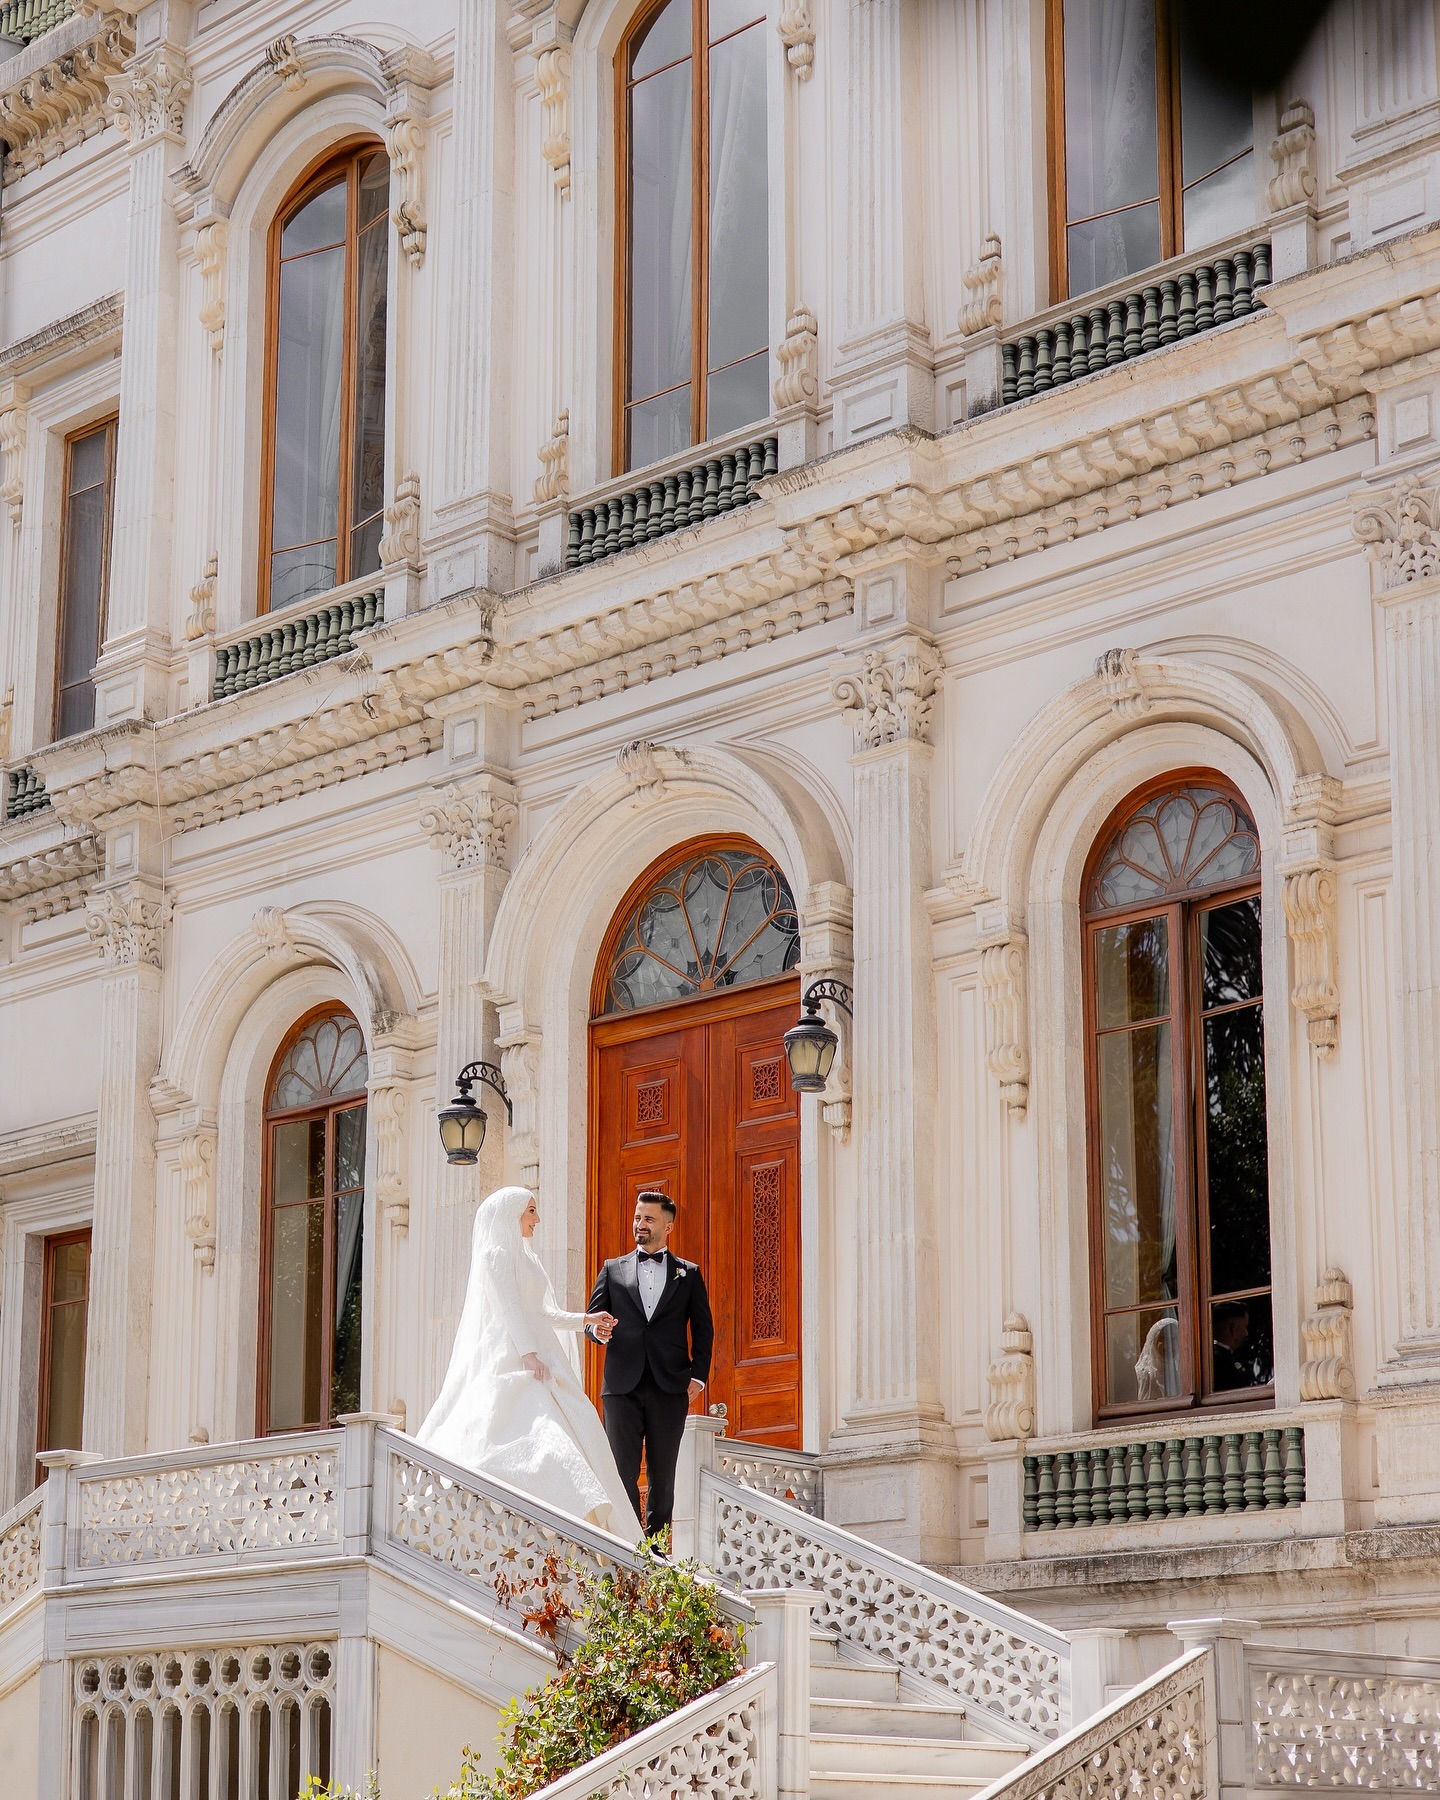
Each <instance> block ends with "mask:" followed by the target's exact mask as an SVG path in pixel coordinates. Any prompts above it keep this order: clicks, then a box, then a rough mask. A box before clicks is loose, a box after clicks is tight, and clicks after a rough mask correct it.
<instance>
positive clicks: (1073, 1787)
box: [1005, 1661, 1219, 1800]
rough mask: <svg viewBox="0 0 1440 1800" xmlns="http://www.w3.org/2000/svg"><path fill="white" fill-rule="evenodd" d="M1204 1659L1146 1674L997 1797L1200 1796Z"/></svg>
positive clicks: (1210, 1789)
mask: <svg viewBox="0 0 1440 1800" xmlns="http://www.w3.org/2000/svg"><path fill="white" fill-rule="evenodd" d="M1204 1666H1205V1665H1204V1663H1203V1662H1200V1661H1196V1662H1194V1663H1191V1664H1190V1665H1189V1666H1188V1667H1185V1668H1182V1669H1179V1670H1177V1672H1176V1673H1175V1674H1173V1675H1167V1676H1165V1677H1164V1678H1163V1679H1158V1680H1157V1679H1155V1678H1154V1677H1152V1678H1151V1679H1150V1680H1149V1681H1147V1682H1145V1683H1144V1684H1143V1685H1142V1686H1140V1687H1138V1688H1137V1689H1135V1691H1134V1692H1133V1693H1132V1694H1130V1695H1127V1696H1126V1698H1125V1701H1124V1703H1123V1705H1120V1706H1119V1707H1117V1708H1116V1709H1114V1710H1108V1709H1107V1710H1106V1711H1105V1712H1102V1713H1101V1715H1100V1717H1099V1720H1098V1722H1097V1723H1096V1724H1094V1725H1092V1726H1091V1727H1089V1729H1088V1730H1084V1731H1078V1732H1071V1733H1069V1734H1068V1735H1067V1737H1066V1738H1065V1740H1064V1742H1063V1743H1061V1744H1057V1745H1056V1746H1055V1748H1054V1749H1053V1750H1047V1751H1043V1752H1042V1753H1041V1754H1040V1755H1039V1756H1035V1757H1032V1758H1031V1759H1030V1761H1029V1762H1027V1763H1026V1764H1025V1765H1024V1766H1023V1767H1022V1768H1020V1769H1018V1770H1016V1772H1015V1773H1014V1775H1012V1776H1011V1777H1010V1778H1009V1779H1008V1780H1007V1781H1006V1783H1005V1800H1102V1797H1103V1800H1110V1796H1112V1795H1118V1794H1131V1795H1161V1794H1163V1795H1164V1796H1165V1800H1208V1796H1209V1795H1211V1794H1212V1793H1217V1792H1218V1791H1219V1790H1218V1787H1214V1786H1212V1784H1211V1783H1212V1776H1213V1775H1214V1774H1216V1773H1218V1772H1217V1771H1208V1770H1207V1767H1206V1757H1207V1750H1206V1706H1205V1685H1204V1674H1203V1670H1204Z"/></svg>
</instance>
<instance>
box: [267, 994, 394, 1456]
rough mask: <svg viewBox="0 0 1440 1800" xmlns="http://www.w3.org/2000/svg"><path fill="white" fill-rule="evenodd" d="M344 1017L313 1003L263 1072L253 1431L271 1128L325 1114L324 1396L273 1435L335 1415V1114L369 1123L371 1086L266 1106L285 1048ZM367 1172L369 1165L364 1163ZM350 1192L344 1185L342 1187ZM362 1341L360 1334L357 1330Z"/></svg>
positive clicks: (270, 1245) (271, 1194)
mask: <svg viewBox="0 0 1440 1800" xmlns="http://www.w3.org/2000/svg"><path fill="white" fill-rule="evenodd" d="M341 1018H343V1019H346V1020H348V1021H349V1022H350V1023H351V1024H354V1025H357V1026H358V1024H359V1020H358V1019H356V1017H355V1015H354V1013H352V1012H350V1011H349V1010H348V1008H346V1007H344V1006H337V1005H336V1004H334V1003H333V1002H326V1003H324V1004H322V1005H320V1006H312V1007H311V1009H310V1010H309V1012H307V1013H306V1014H305V1015H304V1016H303V1017H302V1018H300V1019H297V1020H296V1022H295V1024H294V1025H292V1026H291V1027H290V1029H289V1031H288V1032H286V1034H285V1037H284V1040H283V1041H282V1043H281V1045H280V1048H279V1049H278V1050H277V1051H276V1052H275V1056H274V1058H273V1060H272V1061H271V1064H270V1069H269V1073H268V1074H267V1075H266V1077H265V1101H264V1106H263V1110H262V1115H261V1134H262V1146H261V1154H262V1162H261V1169H260V1329H259V1334H258V1340H257V1348H256V1356H255V1363H256V1369H255V1435H256V1437H269V1436H271V1435H272V1431H271V1426H270V1417H269V1415H270V1330H271V1323H272V1320H271V1298H272V1296H271V1282H270V1277H271V1274H272V1263H273V1255H274V1237H275V1232H274V1220H275V1207H274V1198H275V1189H274V1180H275V1149H274V1146H275V1130H276V1127H277V1126H280V1125H291V1124H294V1123H295V1122H296V1121H297V1120H303V1119H318V1118H323V1119H324V1120H325V1183H324V1190H323V1193H322V1194H321V1195H320V1196H319V1197H320V1198H321V1199H322V1200H323V1203H324V1207H325V1215H324V1231H323V1236H322V1245H321V1271H320V1311H321V1317H322V1319H323V1320H324V1322H325V1330H324V1332H323V1334H322V1337H321V1345H320V1387H321V1393H322V1396H323V1402H324V1404H323V1406H322V1409H321V1410H322V1411H323V1412H324V1414H325V1417H324V1418H323V1419H322V1420H320V1421H319V1422H318V1423H312V1424H306V1425H287V1426H284V1427H282V1428H281V1429H280V1431H279V1432H278V1433H276V1434H275V1435H279V1436H288V1435H290V1434H291V1433H292V1432H296V1431H328V1430H331V1429H333V1428H334V1426H335V1424H336V1423H337V1421H336V1418H335V1415H334V1400H335V1394H334V1381H335V1368H334V1360H335V1326H334V1313H335V1116H336V1114H337V1113H342V1112H351V1111H353V1110H354V1108H355V1107H356V1106H362V1107H364V1108H365V1109H366V1114H367V1117H366V1127H367V1134H368V1127H369V1117H368V1113H369V1105H370V1091H369V1088H368V1087H360V1088H356V1089H354V1090H353V1091H352V1092H351V1093H348V1094H334V1095H332V1096H331V1097H330V1099H328V1100H322V1101H317V1102H312V1103H311V1104H309V1105H307V1106H287V1107H276V1108H274V1109H272V1108H271V1106H270V1090H271V1088H272V1087H273V1085H274V1082H275V1077H276V1075H277V1074H278V1072H279V1070H280V1068H281V1066H282V1065H283V1064H284V1061H285V1058H286V1057H287V1056H288V1055H289V1054H290V1051H291V1049H292V1048H293V1047H294V1045H295V1043H296V1041H297V1040H298V1039H299V1038H301V1037H303V1036H304V1034H305V1033H306V1032H307V1031H308V1030H309V1029H310V1027H311V1026H312V1025H314V1024H316V1023H318V1022H319V1021H320V1020H321V1019H341ZM367 1174H368V1169H367ZM344 1191H345V1192H347V1193H348V1192H349V1191H350V1190H349V1189H348V1188H347V1189H345V1190H344ZM360 1191H361V1206H362V1207H363V1206H364V1204H365V1201H364V1194H365V1185H364V1182H363V1181H362V1184H361V1190H360ZM301 1204H302V1205H313V1204H314V1202H313V1201H307V1202H301ZM361 1342H362V1344H363V1342H364V1338H363V1333H362V1338H361Z"/></svg>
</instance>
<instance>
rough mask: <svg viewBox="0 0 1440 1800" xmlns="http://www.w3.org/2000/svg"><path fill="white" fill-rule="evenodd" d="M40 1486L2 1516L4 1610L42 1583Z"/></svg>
mask: <svg viewBox="0 0 1440 1800" xmlns="http://www.w3.org/2000/svg"><path fill="white" fill-rule="evenodd" d="M44 1503H45V1489H44V1488H43V1487H38V1488H36V1489H35V1490H34V1492H33V1493H30V1494H27V1495H26V1496H25V1498H24V1499H23V1500H21V1501H20V1502H19V1503H18V1504H17V1505H15V1506H12V1507H11V1508H10V1510H9V1512H7V1513H6V1514H5V1515H4V1516H3V1517H0V1611H3V1610H4V1609H5V1608H6V1607H9V1606H13V1605H14V1604H15V1602H16V1601H17V1600H23V1599H24V1598H25V1596H26V1595H27V1594H29V1593H31V1592H33V1591H34V1590H35V1589H36V1588H38V1587H39V1586H40V1540H41V1524H42V1520H41V1509H42V1507H43V1506H44Z"/></svg>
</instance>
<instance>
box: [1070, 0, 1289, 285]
mask: <svg viewBox="0 0 1440 1800" xmlns="http://www.w3.org/2000/svg"><path fill="white" fill-rule="evenodd" d="M1155 73H1156V82H1155V87H1156V94H1155V114H1156V120H1155V123H1156V144H1157V148H1158V151H1159V161H1158V170H1157V173H1158V177H1159V193H1158V195H1157V198H1158V200H1159V204H1160V255H1159V258H1158V261H1159V262H1162V263H1163V262H1168V261H1169V260H1170V258H1171V257H1173V256H1179V255H1180V254H1181V252H1182V251H1183V249H1184V235H1185V234H1184V172H1183V168H1182V165H1181V159H1180V33H1179V30H1178V28H1177V22H1176V18H1175V0H1155ZM1045 74H1046V107H1045V113H1046V150H1047V163H1048V167H1049V174H1050V303H1051V305H1052V306H1058V305H1060V303H1061V302H1062V301H1064V300H1068V299H1078V298H1080V295H1079V294H1072V293H1071V291H1070V268H1069V260H1070V259H1069V228H1070V226H1071V225H1078V224H1083V223H1084V221H1083V220H1080V219H1071V218H1070V217H1069V216H1068V214H1069V210H1070V208H1069V200H1068V196H1067V189H1066V173H1065V0H1046V14H1045ZM1255 149H1256V146H1255V145H1254V143H1253V142H1252V144H1251V150H1252V151H1254V150H1255ZM1222 166H1225V165H1222ZM1216 172H1217V171H1215V170H1211V171H1210V173H1211V174H1214V173H1216ZM1121 210H1128V209H1121ZM1090 216H1091V217H1095V218H1104V217H1106V216H1107V215H1106V214H1104V213H1096V214H1092V215H1090ZM1134 279H1137V280H1138V272H1137V276H1136V277H1135V278H1134ZM1091 291H1094V292H1100V291H1102V290H1100V289H1095V290H1090V289H1082V290H1081V292H1082V293H1086V292H1091Z"/></svg>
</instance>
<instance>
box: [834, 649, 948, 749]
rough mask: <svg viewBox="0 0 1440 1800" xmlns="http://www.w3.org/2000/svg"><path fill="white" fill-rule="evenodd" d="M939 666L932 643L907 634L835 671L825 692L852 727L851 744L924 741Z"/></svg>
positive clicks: (869, 745) (874, 745) (869, 746)
mask: <svg viewBox="0 0 1440 1800" xmlns="http://www.w3.org/2000/svg"><path fill="white" fill-rule="evenodd" d="M943 667H944V665H943V663H942V662H941V660H940V656H939V654H938V652H937V651H936V650H935V649H934V647H933V646H932V645H931V644H928V643H927V642H926V641H925V640H924V639H923V638H918V637H906V638H900V639H897V640H896V642H895V643H893V644H890V645H887V646H886V647H885V648H884V649H883V650H867V651H866V652H865V655H864V656H863V658H862V659H861V661H860V664H859V666H858V667H856V666H854V665H852V666H850V667H848V668H844V669H842V670H840V671H839V672H838V673H837V674H836V675H835V676H834V677H833V679H832V680H831V683H830V695H831V698H832V699H833V700H835V701H836V703H837V704H838V705H839V706H840V708H841V710H842V713H843V715H844V717H845V718H846V719H847V720H848V721H849V723H850V725H851V726H852V728H853V729H854V732H855V746H856V748H857V749H858V750H878V749H882V748H884V747H885V746H886V745H889V744H902V743H919V744H928V743H929V742H930V725H931V720H932V718H933V716H934V712H935V692H936V689H937V688H938V686H939V684H940V675H941V672H942V669H943Z"/></svg>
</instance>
